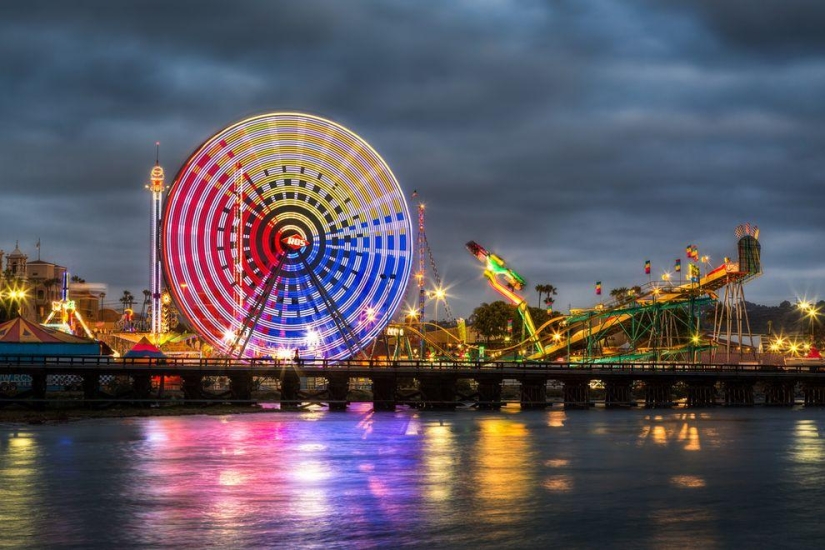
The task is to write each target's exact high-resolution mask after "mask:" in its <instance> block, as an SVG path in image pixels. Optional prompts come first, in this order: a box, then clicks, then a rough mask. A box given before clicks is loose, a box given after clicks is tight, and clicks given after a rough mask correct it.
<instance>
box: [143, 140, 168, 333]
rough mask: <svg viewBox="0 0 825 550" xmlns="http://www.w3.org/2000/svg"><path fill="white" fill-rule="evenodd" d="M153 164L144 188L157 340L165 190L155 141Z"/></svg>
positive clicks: (157, 144) (159, 326)
mask: <svg viewBox="0 0 825 550" xmlns="http://www.w3.org/2000/svg"><path fill="white" fill-rule="evenodd" d="M155 148H156V149H155V166H154V167H153V168H152V172H151V173H150V176H149V184H148V185H146V189H148V190H149V191H151V192H152V220H151V224H152V225H151V239H152V286H151V291H152V326H151V333H152V338H153V340H154V341H155V342H157V337H158V334H160V333H161V332H163V331H162V330H161V322H162V315H161V313H162V311H161V307H162V306H161V293H162V284H163V283H162V281H163V279H162V277H163V271H162V269H163V266H162V263H161V255H160V246H161V242H160V222H161V216H162V212H163V192H164V191H165V190H166V185H165V184H164V174H163V168H161V166H160V142H159V141H158V142H156V143H155Z"/></svg>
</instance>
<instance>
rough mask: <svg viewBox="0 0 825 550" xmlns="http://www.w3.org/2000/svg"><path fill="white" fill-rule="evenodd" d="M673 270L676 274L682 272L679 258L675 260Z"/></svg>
mask: <svg viewBox="0 0 825 550" xmlns="http://www.w3.org/2000/svg"><path fill="white" fill-rule="evenodd" d="M673 270H674V271H675V272H676V273H679V272H680V271H682V260H681V259H680V258H676V264H675V265H674V266H673Z"/></svg>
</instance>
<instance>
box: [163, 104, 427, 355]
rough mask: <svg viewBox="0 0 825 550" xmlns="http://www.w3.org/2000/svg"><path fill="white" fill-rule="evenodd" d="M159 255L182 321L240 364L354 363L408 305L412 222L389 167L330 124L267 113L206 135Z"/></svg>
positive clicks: (176, 197) (167, 217) (175, 188)
mask: <svg viewBox="0 0 825 550" xmlns="http://www.w3.org/2000/svg"><path fill="white" fill-rule="evenodd" d="M162 226H163V237H162V249H163V250H162V252H163V264H164V270H165V276H166V281H167V285H168V286H169V290H170V292H171V293H172V295H173V297H174V299H175V302H176V303H177V304H178V306H179V309H180V311H181V313H182V314H183V315H184V316H185V317H186V318H187V319H188V320H189V321H190V323H191V324H192V325H193V327H195V329H196V330H197V331H198V332H199V333H200V334H201V336H202V337H203V338H205V339H206V340H207V341H208V342H209V343H210V344H212V345H213V346H214V347H215V348H216V349H220V350H222V351H223V352H224V353H226V354H230V355H236V356H239V357H240V356H243V357H260V356H274V355H276V354H292V353H294V352H295V351H296V350H297V351H298V352H299V353H300V355H301V356H302V357H317V358H328V359H340V358H346V357H353V356H356V355H357V354H358V353H359V352H360V351H361V350H363V349H364V348H365V347H366V346H367V345H368V344H369V343H370V342H372V341H373V340H374V339H375V338H376V337H377V336H378V335H379V334H380V332H381V331H382V330H383V329H384V327H385V326H386V325H387V323H389V320H390V318H391V317H392V315H393V313H394V312H395V310H396V309H397V308H398V306H399V305H400V303H401V301H402V300H403V296H404V291H405V289H406V286H407V283H408V280H409V275H410V268H411V265H410V260H411V254H412V242H411V238H410V236H411V234H412V233H411V232H412V229H411V226H410V215H409V210H408V208H407V204H406V201H405V200H404V195H403V193H402V191H401V188H400V186H399V185H398V182H397V181H396V179H395V176H394V175H393V173H392V171H391V170H390V168H389V167H388V166H387V164H386V162H384V160H383V159H382V158H381V157H380V155H378V153H377V152H376V151H375V150H374V149H372V147H370V146H369V145H368V144H367V143H366V142H365V141H364V140H363V139H361V138H360V137H359V136H357V135H356V134H355V133H353V132H351V131H350V130H347V129H346V128H344V127H343V126H340V125H338V124H336V123H334V122H331V121H329V120H326V119H323V118H320V117H317V116H312V115H308V114H303V113H270V114H264V115H260V116H255V117H252V118H248V119H245V120H242V121H240V122H238V123H236V124H233V125H232V126H229V127H228V128H225V129H224V130H221V131H220V132H218V133H217V134H215V135H214V136H212V137H211V138H209V139H208V140H207V141H206V142H205V143H204V144H203V145H202V146H201V147H199V148H198V149H197V150H196V151H195V153H194V154H192V156H191V157H189V159H188V160H187V161H186V162H185V163H184V165H183V167H182V168H181V169H180V171H179V172H178V175H177V177H176V178H175V182H174V184H173V185H172V187H171V189H170V191H169V197H168V199H167V201H166V208H165V211H164V217H163V222H162Z"/></svg>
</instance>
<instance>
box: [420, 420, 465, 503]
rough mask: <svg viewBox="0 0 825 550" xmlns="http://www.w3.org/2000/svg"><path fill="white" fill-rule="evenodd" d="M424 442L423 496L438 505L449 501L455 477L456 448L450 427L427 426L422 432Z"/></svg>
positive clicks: (441, 425)
mask: <svg viewBox="0 0 825 550" xmlns="http://www.w3.org/2000/svg"><path fill="white" fill-rule="evenodd" d="M424 441H425V445H426V449H427V453H426V454H425V456H424V467H425V471H426V473H427V474H426V475H427V487H426V490H425V496H426V498H427V499H429V500H431V501H435V502H439V503H443V502H447V501H449V500H450V497H451V491H452V487H453V484H452V483H451V482H450V481H451V480H452V479H453V478H454V477H455V473H456V472H455V470H456V461H455V457H456V454H457V453H456V448H455V436H454V435H453V431H452V426H451V425H449V424H447V425H444V424H439V425H437V426H428V427H427V429H426V430H425V432H424Z"/></svg>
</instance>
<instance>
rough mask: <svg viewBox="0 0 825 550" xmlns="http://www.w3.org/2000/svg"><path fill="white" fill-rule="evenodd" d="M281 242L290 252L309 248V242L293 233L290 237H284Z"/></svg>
mask: <svg viewBox="0 0 825 550" xmlns="http://www.w3.org/2000/svg"><path fill="white" fill-rule="evenodd" d="M281 241H282V242H283V243H284V244H285V245H286V246H287V247H289V248H291V249H292V250H300V249H302V248H304V247H305V246H309V241H308V240H306V239H305V238H303V237H302V236H300V235H298V234H297V233H294V234H292V235H289V236H286V237H284V238H283V239H281Z"/></svg>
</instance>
